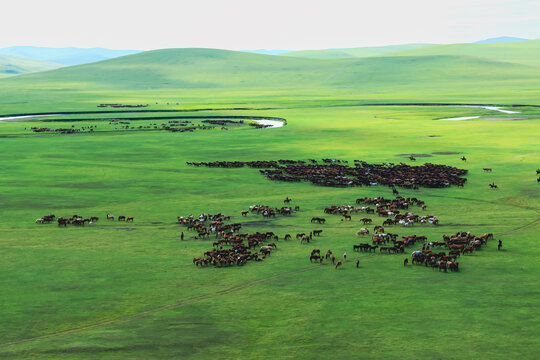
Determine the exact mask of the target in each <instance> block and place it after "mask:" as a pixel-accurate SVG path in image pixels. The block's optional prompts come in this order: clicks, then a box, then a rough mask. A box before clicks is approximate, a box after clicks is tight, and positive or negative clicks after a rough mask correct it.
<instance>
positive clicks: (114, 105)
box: [98, 104, 148, 108]
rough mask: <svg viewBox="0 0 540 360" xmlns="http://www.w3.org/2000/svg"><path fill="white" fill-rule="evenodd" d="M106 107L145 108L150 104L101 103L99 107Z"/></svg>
mask: <svg viewBox="0 0 540 360" xmlns="http://www.w3.org/2000/svg"><path fill="white" fill-rule="evenodd" d="M106 107H112V108H143V107H148V104H146V105H143V104H137V105H124V104H99V105H98V108H106Z"/></svg>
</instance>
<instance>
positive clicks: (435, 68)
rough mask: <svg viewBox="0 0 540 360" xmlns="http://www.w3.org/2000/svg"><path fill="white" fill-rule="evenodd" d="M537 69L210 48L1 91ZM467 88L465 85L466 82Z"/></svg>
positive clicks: (462, 75) (348, 80) (309, 81)
mask: <svg viewBox="0 0 540 360" xmlns="http://www.w3.org/2000/svg"><path fill="white" fill-rule="evenodd" d="M538 74H539V72H538V69H536V68H530V67H527V66H524V65H521V64H514V63H508V62H500V61H492V60H488V59H480V58H472V57H464V56H448V55H444V56H409V57H404V56H400V57H372V58H362V59H356V58H355V59H337V60H318V59H302V58H294V57H278V56H270V55H259V54H249V53H243V52H235V51H226V50H214V49H166V50H156V51H148V52H144V53H141V54H135V55H129V56H124V57H121V58H117V59H111V60H107V61H102V62H98V63H93V64H86V65H80V66H74V67H68V68H62V69H58V70H55V71H52V72H47V73H41V74H32V75H27V76H23V77H20V78H17V79H13V80H6V81H4V82H3V83H2V84H3V85H5V86H6V87H8V86H9V85H13V86H16V87H19V86H23V87H25V86H31V87H35V84H37V83H39V88H40V89H44V88H48V87H54V88H58V87H60V86H61V85H62V84H69V87H70V88H72V89H77V88H84V89H87V88H92V87H94V88H99V89H105V88H106V89H114V88H116V89H126V88H129V89H161V88H184V89H185V88H199V89H203V88H280V89H282V88H307V87H309V88H312V87H332V88H335V87H342V88H355V89H359V88H360V89H380V88H383V87H388V86H406V87H412V88H417V87H422V88H423V87H432V85H433V84H435V83H437V84H439V85H442V84H446V85H448V86H450V85H451V84H456V83H457V84H461V83H470V85H471V86H476V85H478V84H479V83H480V82H481V83H485V82H493V81H498V82H500V81H510V80H511V81H515V80H516V79H518V80H519V79H529V78H530V77H531V75H532V76H538ZM473 81H474V83H471V82H473Z"/></svg>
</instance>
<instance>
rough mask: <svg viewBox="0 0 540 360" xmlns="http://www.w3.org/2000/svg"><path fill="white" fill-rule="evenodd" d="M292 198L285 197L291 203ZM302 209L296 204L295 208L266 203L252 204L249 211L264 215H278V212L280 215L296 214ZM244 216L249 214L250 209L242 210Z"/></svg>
mask: <svg viewBox="0 0 540 360" xmlns="http://www.w3.org/2000/svg"><path fill="white" fill-rule="evenodd" d="M289 202H290V199H289V198H287V199H285V203H289ZM299 210H300V207H299V206H295V207H294V208H293V207H291V206H282V207H281V208H273V207H270V206H266V205H251V206H250V207H249V211H250V212H252V213H255V214H260V215H262V216H264V217H276V214H280V215H292V214H295V213H296V212H297V211H299ZM241 214H242V216H247V214H248V211H247V210H244V211H242V212H241Z"/></svg>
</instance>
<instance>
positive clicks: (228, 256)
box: [177, 213, 290, 267]
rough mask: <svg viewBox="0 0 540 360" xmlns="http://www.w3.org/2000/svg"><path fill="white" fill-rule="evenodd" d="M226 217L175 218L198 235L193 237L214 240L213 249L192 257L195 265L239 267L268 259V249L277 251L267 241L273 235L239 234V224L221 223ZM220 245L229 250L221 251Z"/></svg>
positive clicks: (207, 215)
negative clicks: (212, 237) (250, 262)
mask: <svg viewBox="0 0 540 360" xmlns="http://www.w3.org/2000/svg"><path fill="white" fill-rule="evenodd" d="M230 218H231V217H230V216H227V215H224V214H221V213H218V214H207V213H203V214H200V215H199V216H197V217H195V216H193V215H189V216H178V217H177V220H178V223H180V224H182V225H184V226H185V227H186V228H187V229H188V230H194V231H197V232H198V237H195V238H197V239H198V238H203V237H205V236H206V237H209V236H210V234H214V236H215V239H216V241H214V242H213V243H212V246H213V248H212V249H211V250H208V251H206V252H204V254H203V256H202V257H195V258H193V264H195V266H207V265H213V266H215V267H224V266H231V265H237V266H243V265H245V264H246V263H247V262H248V261H262V260H264V259H265V258H266V257H267V256H270V254H271V253H272V250H274V249H276V248H277V245H276V243H275V242H269V241H274V240H275V241H278V240H279V238H278V236H277V235H276V234H274V233H273V232H266V233H260V232H256V233H252V234H250V233H240V232H239V231H240V230H241V228H242V224H239V223H234V224H225V221H227V220H230ZM182 238H183V232H182ZM289 238H290V236H289ZM224 246H225V247H226V246H230V247H231V248H224ZM257 249H258V250H257Z"/></svg>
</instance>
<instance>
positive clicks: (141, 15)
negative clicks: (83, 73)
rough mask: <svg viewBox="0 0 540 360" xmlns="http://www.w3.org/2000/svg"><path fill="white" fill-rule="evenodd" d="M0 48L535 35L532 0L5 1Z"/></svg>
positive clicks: (539, 32) (539, 24)
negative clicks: (17, 46) (19, 46)
mask: <svg viewBox="0 0 540 360" xmlns="http://www.w3.org/2000/svg"><path fill="white" fill-rule="evenodd" d="M1 11H2V12H1V17H0V32H1V36H0V47H7V46H16V45H34V46H51V47H67V46H76V47H106V48H113V49H137V50H146V49H158V48H170V47H212V48H222V49H236V50H254V49H317V48H336V47H356V46H377V45H389V44H402V43H412V42H426V43H452V42H471V41H476V40H481V39H485V38H489V37H496V36H502V35H505V36H517V37H525V38H540V0H369V1H365V0H330V1H320V0H264V1H259V0H151V1H142V0H138V1H137V0H130V1H124V0H92V1H90V0H88V1H86V0H85V1H81V0H13V1H5V2H4V1H2V5H1Z"/></svg>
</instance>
